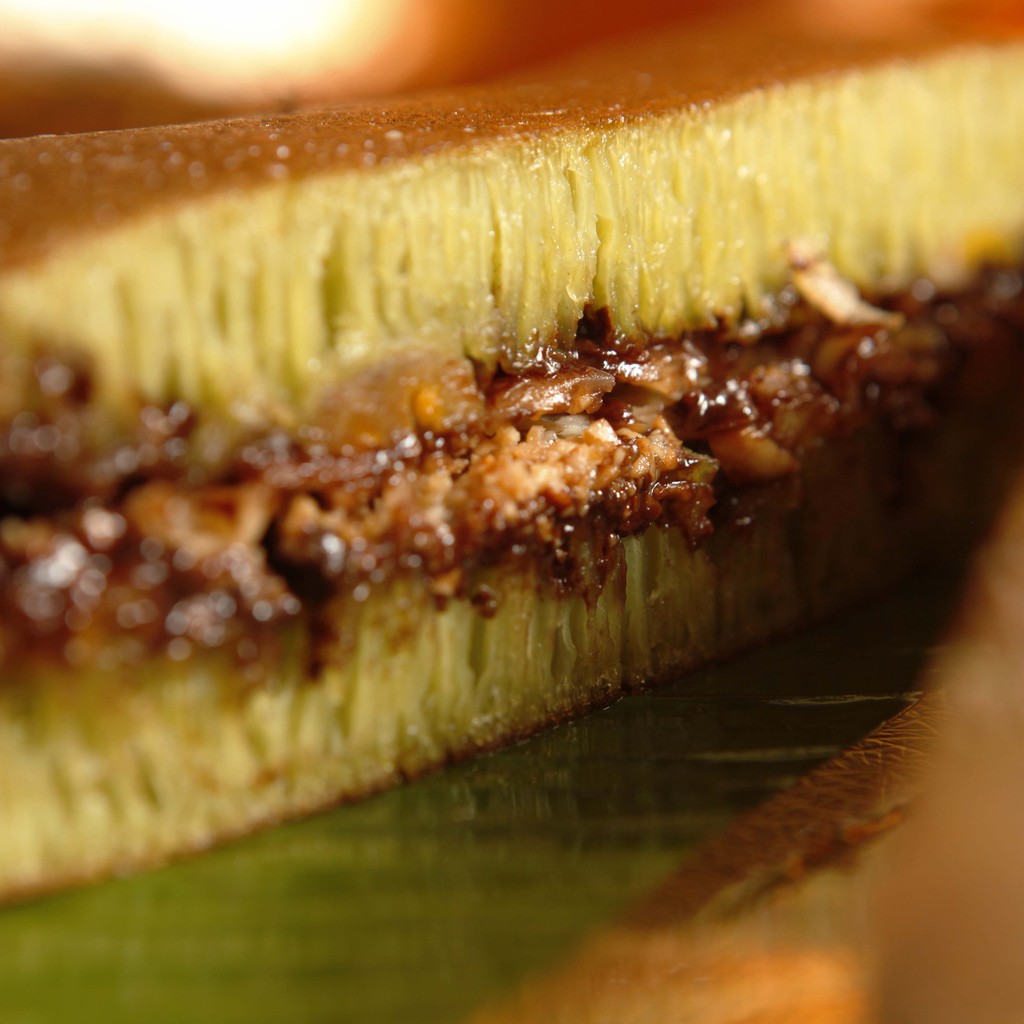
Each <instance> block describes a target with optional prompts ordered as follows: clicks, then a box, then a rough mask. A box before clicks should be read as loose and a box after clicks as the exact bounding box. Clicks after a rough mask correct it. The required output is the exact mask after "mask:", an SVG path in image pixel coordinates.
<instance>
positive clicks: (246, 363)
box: [0, 46, 1024, 416]
mask: <svg viewBox="0 0 1024 1024" xmlns="http://www.w3.org/2000/svg"><path fill="white" fill-rule="evenodd" d="M680 59H681V60H682V56H681V57H680ZM563 93H564V94H563ZM542 98H546V99H548V100H549V101H552V104H553V105H552V107H551V110H550V113H551V114H552V117H551V120H552V122H553V125H554V127H553V128H552V130H550V131H548V132H541V131H539V129H538V126H539V125H540V124H541V123H542V122H543V120H544V118H543V117H541V116H540V115H541V114H542V113H543V112H544V108H543V106H538V103H539V99H538V97H537V96H535V95H533V94H530V93H526V94H525V98H524V103H526V105H527V106H529V105H530V104H532V106H533V108H535V109H531V110H530V116H529V118H528V119H526V120H524V121H523V124H524V125H525V127H520V128H516V127H515V125H514V123H512V124H508V123H506V122H504V121H501V119H500V118H498V119H497V121H495V119H494V118H492V119H491V120H490V121H486V122H485V123H483V124H482V125H481V127H480V129H479V131H480V134H481V135H482V136H484V137H483V138H482V139H481V140H480V141H475V134H476V132H477V126H476V124H475V122H474V118H473V114H472V111H471V110H470V111H468V112H467V110H463V109H460V108H458V107H455V108H453V109H451V110H447V111H441V113H445V114H447V115H448V121H447V122H446V123H447V124H448V127H449V128H452V127H453V126H458V125H460V124H461V125H462V128H463V132H462V134H463V137H464V139H465V141H462V142H459V143H458V144H456V143H455V142H453V141H452V139H451V134H452V133H451V132H450V131H449V132H448V133H447V134H446V135H445V136H444V138H443V139H439V140H432V139H431V137H430V136H429V133H425V132H424V130H422V122H423V120H424V117H425V115H427V114H430V113H433V112H432V111H430V110H424V109H421V108H415V110H414V112H410V111H409V110H404V108H399V109H398V110H397V111H396V112H394V113H393V114H392V115H391V116H390V117H389V118H387V119H385V120H383V121H374V122H371V126H372V127H371V128H368V127H367V122H366V120H365V118H364V119H363V120H361V121H360V120H358V119H356V120H357V122H358V123H357V124H356V126H355V127H353V124H352V118H351V117H348V116H346V115H341V114H339V115H323V116H319V117H317V118H315V119H314V118H310V117H308V116H307V117H296V118H294V119H291V120H289V119H287V118H283V119H277V120H274V121H268V122H239V123H231V122H225V123H223V124H222V125H220V126H219V127H218V126H214V127H213V128H209V129H205V130H198V129H197V130H196V132H197V134H196V135H195V136H192V137H190V136H179V137H173V136H170V135H168V136H166V137H161V135H160V133H159V131H153V132H150V133H148V134H147V133H135V134H134V135H118V134H117V133H111V134H110V135H98V136H93V137H91V138H87V139H86V140H85V142H82V141H81V140H79V141H77V142H75V141H74V140H72V141H70V142H69V141H67V140H63V139H52V140H42V141H40V140H32V141H30V142H29V143H15V144H11V145H16V146H20V147H21V148H19V149H16V150H10V151H9V152H8V154H7V155H6V157H5V155H4V153H3V152H0V161H3V166H4V167H5V169H6V170H7V176H6V178H5V185H4V188H5V190H6V192H7V193H9V195H5V196H4V197H3V198H4V200H5V201H6V200H8V199H9V200H10V202H8V203H6V205H7V208H8V210H9V211H14V213H13V214H11V215H10V216H9V217H8V220H7V222H6V223H0V236H4V237H5V240H6V246H5V249H4V259H3V262H4V263H6V264H7V268H6V272H5V273H4V275H3V277H2V279H0V322H2V324H3V332H4V337H5V343H6V344H7V345H8V346H11V347H14V348H17V347H25V346H31V345H32V344H35V343H38V342H39V340H40V339H46V340H48V341H56V342H59V343H60V344H63V345H66V346H67V347H69V348H71V349H75V348H77V349H84V350H87V351H88V352H90V353H92V354H93V355H95V357H96V365H97V366H98V367H100V368H101V370H102V373H101V378H100V380H99V382H98V383H99V385H100V388H99V397H100V398H101V400H103V401H105V402H106V403H108V404H109V405H110V406H111V408H112V409H113V408H116V407H117V406H118V405H119V404H121V403H123V402H125V401H126V400H128V399H129V398H132V399H134V398H137V397H138V396H140V395H141V396H142V397H143V398H145V399H147V400H155V401H168V400H171V399H173V398H183V399H185V400H187V401H190V402H196V403H206V404H210V405H214V406H217V407H222V408H229V407H231V408H232V409H233V410H234V412H235V413H240V412H242V411H246V412H248V413H249V414H251V415H255V416H272V415H274V410H275V408H276V405H275V403H282V404H283V405H285V406H288V407H293V406H294V405H295V404H296V403H299V404H300V405H301V404H302V403H303V402H305V401H306V400H308V399H310V398H312V397H315V396H316V395H317V394H318V392H319V390H320V388H321V387H322V386H323V385H326V384H329V382H330V381H332V380H334V379H337V378H338V377H339V376H341V375H343V374H344V373H346V372H347V371H348V370H349V369H351V367H352V366H354V365H357V364H360V363H364V362H365V361H367V360H369V359H376V358H379V357H380V355H381V353H382V352H383V351H384V350H387V349H389V348H395V347H404V346H407V345H408V344H409V343H410V342H411V341H413V342H416V343H419V344H426V345H432V346H436V347H438V348H441V349H445V350H447V351H449V352H455V353H462V352H465V353H467V354H469V355H471V356H473V357H475V358H477V359H479V360H481V361H482V362H484V363H493V362H494V361H495V360H498V359H500V360H502V361H503V362H505V363H506V364H523V363H525V362H527V361H529V360H530V359H533V358H535V357H536V355H537V354H538V352H540V351H541V350H542V349H543V347H544V346H547V345H551V344H556V343H558V342H560V341H561V342H567V341H571V340H572V339H573V337H574V336H575V332H576V329H577V325H578V324H579V321H580V318H581V316H582V315H583V312H584V310H585V309H586V308H587V307H593V308H602V309H607V310H608V311H609V313H610V315H611V318H612V322H613V324H614V325H615V327H616V329H618V330H620V331H621V332H623V333H624V334H627V335H630V336H645V335H669V336H671V335H675V334H676V333H678V332H679V331H680V330H681V329H683V328H685V327H692V326H698V325H707V324H711V323H715V322H724V323H725V324H727V325H728V324H731V325H732V326H733V327H735V326H736V325H737V324H739V323H741V322H742V321H744V320H747V319H750V320H753V321H758V320H762V319H765V318H768V319H770V318H771V316H772V312H773V296H774V295H775V294H776V292H777V291H778V289H779V288H781V287H782V286H783V284H784V283H785V280H786V278H787V274H788V269H789V268H788V265H787V245H788V244H789V243H792V242H793V241H799V242H800V243H801V244H802V245H808V244H809V245H811V246H812V247H815V248H816V249H819V250H820V251H821V252H822V253H823V254H824V255H826V256H827V257H828V258H829V259H830V260H831V261H832V263H833V264H834V265H835V267H836V268H837V269H838V270H839V271H840V272H841V273H842V274H844V275H846V276H847V277H849V278H850V279H852V280H853V281H854V282H855V283H857V284H859V285H860V286H861V287H862V288H867V289H869V290H870V291H871V292H872V293H877V292H878V291H879V289H883V290H884V289H887V288H898V287H901V286H904V285H906V284H907V283H908V282H909V281H911V280H912V279H914V278H915V277H916V276H918V275H927V276H929V277H931V278H933V279H934V280H935V281H936V282H937V283H938V284H940V285H945V284H949V285H956V284H958V283H961V282H962V281H963V279H964V277H965V273H966V272H967V271H968V270H969V269H971V268H973V267H974V266H975V265H976V264H977V263H978V262H979V260H982V259H986V258H988V259H992V258H995V259H999V260H1001V261H1009V262H1015V261H1016V260H1017V258H1018V257H1019V245H1020V240H1021V237H1022V235H1024V191H1022V190H1021V188H1020V182H1021V181H1022V180H1024V146H1021V145H1020V138H1021V137H1022V135H1024V49H1022V48H1021V47H1019V46H1003V47H989V48H986V49H980V48H971V47H964V48H961V49H953V50H952V51H950V52H947V53H943V54H941V55H938V56H935V55H932V56H928V57H924V58H919V59H917V60H916V61H913V62H909V63H893V62H887V63H886V62H883V63H882V64H880V65H879V66H877V67H874V68H869V69H867V70H857V71H841V72H835V73H832V74H825V73H822V74H819V75H818V76H817V77H815V78H812V79H811V80H808V81H797V82H792V83H784V84H778V85H771V86H767V87H763V88H755V89H752V90H751V91H749V92H746V93H742V94H740V95H736V96H731V97H728V98H726V99H725V100H723V101H722V102H719V103H715V104H696V103H694V104H689V105H687V104H686V103H685V102H682V103H681V105H680V106H678V107H676V108H674V109H673V108H670V109H667V110H662V109H659V108H658V106H657V105H652V104H647V105H646V106H644V104H637V103H634V105H633V108H628V109H627V108H625V107H624V108H623V110H624V111H625V112H619V113H616V104H612V103H608V102H606V101H605V100H603V99H602V100H601V101H600V102H599V103H596V105H594V106H593V108H591V107H587V106H586V105H584V106H583V108H582V109H576V108H575V107H571V106H570V107H568V108H566V107H559V106H558V102H559V101H564V102H565V103H570V102H571V100H572V92H571V89H569V88H567V89H565V90H563V92H562V93H559V92H558V90H555V95H554V96H551V95H549V94H548V93H543V94H542ZM481 117H482V115H481ZM496 123H497V127H495V124H496ZM407 136H408V139H407ZM190 138H191V139H192V141H191V142H190V141H189V139H190ZM203 140H205V143H206V146H205V149H204V148H203V147H200V146H199V143H200V142H201V141H203ZM410 140H412V141H410ZM416 140H418V141H416ZM193 143H195V145H193ZM204 152H205V153H206V155H205V158H204V157H203V156H201V155H198V154H202V153H204ZM363 157H365V159H361V158H363ZM204 160H205V162H204ZM218 162H219V163H218ZM250 165H251V166H250ZM83 168H88V169H83ZM247 168H248V170H247ZM99 171H101V172H102V174H103V175H104V176H105V177H104V178H103V179H102V180H103V182H104V184H103V186H102V188H100V187H99V186H98V185H96V175H97V173H98V172H99ZM55 175H56V177H55ZM119 175H120V176H121V177H122V178H123V193H124V195H121V196H119V194H118V190H117V182H118V176H119ZM190 180H191V181H192V184H193V185H194V186H195V187H193V188H190V187H189V182H190ZM61 183H63V185H64V187H65V189H70V190H71V194H72V195H74V196H77V197H78V198H79V199H80V200H81V203H82V204H83V205H84V206H85V207H86V208H88V209H89V210H90V216H89V218H88V221H87V223H84V224H83V223H78V224H77V225H76V228H75V230H73V231H70V232H69V231H66V230H64V229H63V228H60V227H59V226H55V225H54V224H49V223H48V222H47V220H46V218H44V219H43V226H39V225H38V224H35V223H33V222H32V220H31V218H29V217H27V216H26V215H25V211H26V210H27V209H34V210H46V209H49V208H50V207H51V206H52V204H54V203H56V204H59V205H61V206H62V205H63V204H68V202H69V200H68V197H67V196H66V195H63V194H62V193H61V191H60V188H61ZM19 189H20V191H19ZM19 211H20V212H19ZM79 220H81V215H79Z"/></svg>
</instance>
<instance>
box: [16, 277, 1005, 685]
mask: <svg viewBox="0 0 1024 1024" xmlns="http://www.w3.org/2000/svg"><path fill="white" fill-rule="evenodd" d="M809 287H810V286H809ZM812 290H813V289H812ZM917 291H918V294H919V297H918V298H914V295H913V294H912V293H911V294H908V295H906V296H902V297H900V298H899V299H898V300H894V301H891V302H889V303H888V307H889V308H888V310H887V311H886V312H885V313H884V315H882V316H879V317H878V318H877V319H878V320H879V321H880V322H875V323H870V322H863V321H865V320H870V319H871V317H870V316H866V315H862V314H863V309H862V308H861V307H860V306H858V307H857V313H858V315H857V317H854V318H853V319H854V322H847V323H834V322H831V321H830V320H828V319H826V318H825V317H824V316H822V315H821V314H820V313H818V312H816V311H815V310H814V309H813V308H812V307H811V306H810V305H808V304H805V303H801V302H799V301H798V300H797V298H796V297H795V296H793V297H792V301H791V303H790V308H789V313H788V317H787V318H786V321H785V323H784V324H783V325H781V326H779V325H775V326H772V327H771V328H770V329H765V330H761V331H758V330H745V331H742V332H740V333H739V334H738V335H737V334H733V335H731V336H725V335H724V334H721V335H720V334H719V333H718V332H715V331H700V332H692V333H689V334H687V335H685V336H684V337H681V338H675V339H660V338H659V339H645V340H643V341H642V342H641V341H639V340H637V341H634V340H630V339H622V338H619V337H617V336H616V335H615V334H614V332H613V331H612V330H611V329H610V328H609V326H608V324H607V323H606V321H605V320H604V319H603V318H602V317H601V316H600V315H593V316H589V317H588V318H586V319H585V320H584V322H583V323H582V324H581V325H580V331H579V334H578V336H577V339H576V342H575V345H574V346H572V347H570V348H567V349H566V350H564V351H563V350H560V351H558V352H551V353H549V354H548V357H547V359H546V361H545V362H544V363H543V365H540V366H538V367H536V368H533V369H531V370H529V371H526V372H522V373H511V372H505V371H500V370H499V371H485V370H484V369H483V368H481V367H477V366H474V365H473V364H472V363H471V362H470V361H469V360H457V359H452V358H446V359H441V360H439V359H438V357H436V356H433V355H430V354H427V353H419V354H415V353H414V354H412V355H406V356H403V357H402V359H401V361H400V362H399V361H397V360H396V361H393V362H389V363H385V364H383V365H381V366H378V367H375V368H373V369H369V370H366V371H365V372H363V373H362V374H360V375H358V376H357V378H355V379H352V380H349V381H347V382H345V383H343V384H341V385H339V386H337V387H336V388H335V389H334V391H333V392H331V393H330V394H327V395H326V396H324V398H323V401H322V402H321V404H320V406H319V407H318V409H317V410H316V412H315V413H314V415H312V416H311V417H310V418H309V420H308V422H306V423H304V424H302V425H300V426H291V427H287V426H281V425H276V426H272V427H266V428H264V429H256V428H254V427H252V426H247V427H242V426H239V425H229V424H225V423H223V422H207V421H205V420H204V419H203V417H202V416H201V415H200V414H199V413H198V411H197V410H193V409H190V408H188V407H187V406H185V405H184V404H183V403H181V402H178V403H174V404H173V405H170V406H169V407H167V408H156V407H153V406H150V405H144V404H140V408H139V412H138V417H137V422H136V423H135V425H134V427H133V428H132V429H130V430H128V431H127V432H126V431H124V430H114V429H113V428H112V427H111V426H110V425H109V424H108V423H107V422H106V421H105V420H104V418H103V415H102V411H101V410H99V409H97V407H96V405H95V403H94V402H93V401H92V396H91V387H90V379H89V368H88V367H87V366H84V365H81V364H80V363H76V362H75V361H74V360H68V359H62V358H60V356H59V353H58V352H57V351H56V350H47V351H41V352H40V353H39V355H38V357H37V358H35V360H34V362H33V364H32V366H31V367H29V368H28V369H27V371H26V374H25V377H26V380H23V381H21V383H20V384H19V386H18V387H15V386H13V384H12V379H13V378H12V376H11V375H8V380H7V383H6V385H5V386H4V387H2V388H0V660H2V661H4V662H7V663H9V662H11V661H13V660H14V659H21V660H26V659H29V660H31V659H50V660H52V659H60V660H62V661H65V662H67V663H70V664H73V665H76V664H97V665H110V666H115V665H119V664H124V663H131V662H133V661H136V660H138V659H141V658H142V657H147V656H149V655H150V654H151V653H152V652H153V651H154V650H161V651H164V652H165V653H166V655H167V656H169V657H170V658H173V659H184V658H187V657H189V656H191V655H192V654H193V653H194V652H196V651H198V650H210V649H218V650H226V651H230V652H231V653H233V655H234V656H236V657H237V658H238V659H239V661H240V662H241V663H243V664H245V665H249V666H254V667H255V666H258V665H259V664H260V663H261V662H262V661H265V660H266V658H267V657H268V656H269V654H270V652H271V651H272V649H273V647H274V645H275V644H276V643H278V642H279V637H280V627H281V624H282V623H284V622H287V621H289V620H293V619H296V618H300V617H301V616H302V615H303V614H304V613H305V614H308V615H310V616H311V617H315V615H316V613H317V610H318V609H319V608H321V607H322V606H323V605H324V604H325V602H327V601H328V600H330V599H331V598H333V597H335V596H336V595H338V594H340V593H344V594H348V595H350V597H351V599H352V600H355V601H359V600H362V599H364V598H365V597H366V596H367V595H368V594H369V593H370V591H371V589H372V588H373V587H376V586H379V585H381V584H383V583H385V582H386V581H388V580H390V579H393V578H394V577H395V576H397V575H399V574H414V575H415V576H416V577H417V578H420V579H422V580H423V581H424V584H425V585H426V586H428V587H429V588H430V590H431V591H432V593H433V594H434V595H435V596H436V597H437V599H438V600H439V601H442V602H443V601H445V600H448V599H451V598H457V597H466V598H470V599H474V598H478V597H479V595H476V594H474V592H473V590H472V586H473V583H472V580H473V576H474V573H475V572H476V571H477V570H478V569H479V568H480V567H482V566H492V565H498V564H503V563H505V562H510V561H523V560H531V561H532V562H533V563H536V562H538V561H540V562H541V563H543V565H544V566H545V567H547V568H549V569H550V572H547V573H545V575H546V577H547V578H550V579H551V580H553V581H554V584H555V585H556V586H559V587H562V588H565V589H568V590H577V591H579V590H583V591H584V592H587V591H588V588H593V587H594V586H597V587H600V585H601V583H602V579H601V575H600V573H601V569H600V566H601V564H602V562H601V557H597V559H596V561H595V560H594V559H593V558H591V559H589V560H588V561H587V565H586V572H583V571H582V568H581V565H580V559H579V558H578V554H579V552H580V550H581V547H580V545H581V544H584V543H585V544H586V545H587V546H588V550H590V551H596V552H598V554H599V556H600V553H601V552H611V551H613V549H614V548H615V545H616V544H617V542H618V539H619V538H621V537H623V536H627V535H630V534H633V533H637V532H639V531H642V530H644V529H647V528H649V527H652V526H655V525H660V526H665V527H672V528H676V529H679V530H682V531H683V532H684V534H685V536H686V537H687V538H688V539H689V541H690V542H691V543H692V544H694V545H697V544H700V543H701V542H702V540H703V539H704V538H705V537H706V536H707V535H708V534H709V533H710V532H711V531H712V530H713V529H714V527H715V521H716V511H715V505H716V502H720V501H721V500H722V498H723V496H726V495H729V496H731V495H734V494H735V493H737V492H741V491H744V490H748V489H753V488H758V487H762V486H764V485H765V484H769V483H772V482H773V481H778V480H781V479H785V478H790V477H795V476H796V474H798V472H799V470H800V466H801V459H802V457H803V456H804V455H805V453H806V452H807V451H808V450H809V449H811V448H813V447H814V446H816V445H818V444H820V443H821V442H822V440H823V439H827V438H829V437H831V436H835V435H837V434H843V433H850V432H853V431H855V430H857V429H858V428H860V427H861V426H863V425H864V424H865V423H867V422H869V421H871V422H875V421H884V422H886V423H888V424H889V425H890V426H891V428H892V429H894V430H896V431H902V432H906V431H919V430H921V429H924V428H927V427H928V426H929V424H930V423H931V421H932V419H933V417H934V416H935V413H936V410H937V409H938V408H939V407H940V406H941V405H942V403H943V401H944V394H945V392H946V391H947V389H948V388H949V386H950V382H951V381H953V380H955V378H956V376H957V372H958V369H959V368H960V367H961V365H962V363H963V362H964V360H965V358H966V356H967V354H968V353H969V352H971V351H972V350H975V349H978V350H984V349H985V348H986V347H987V348H990V349H992V350H998V349H999V347H1000V346H1003V347H1005V346H1007V345H1010V346H1016V345H1018V344H1019V343H1020V341H1021V337H1022V331H1024V296H1022V288H1021V279H1020V277H1019V275H1017V274H1016V273H1012V272H999V273H992V274H990V275H988V276H987V277H986V278H985V280H984V281H983V282H982V284H981V285H980V286H979V287H977V288H975V289H973V290H972V291H971V292H969V293H967V294H964V295H959V296H957V297H956V300H955V302H954V301H952V300H951V299H948V298H946V297H942V296H935V295H933V294H926V293H925V289H923V288H921V289H918V290H917ZM830 294H831V293H830ZM829 301H831V300H829ZM864 308H866V309H868V310H870V309H873V308H874V307H867V306H865V307H864ZM26 381H27V382H26ZM581 538H582V539H581ZM609 564H610V563H609ZM595 566H596V567H597V568H596V569H595ZM595 573H596V576H595ZM498 599H499V600H500V596H499V598H498ZM478 604H479V606H480V607H481V609H482V611H483V613H486V612H487V610H488V609H489V608H492V607H493V595H490V596H488V598H487V600H479V601H478Z"/></svg>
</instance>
